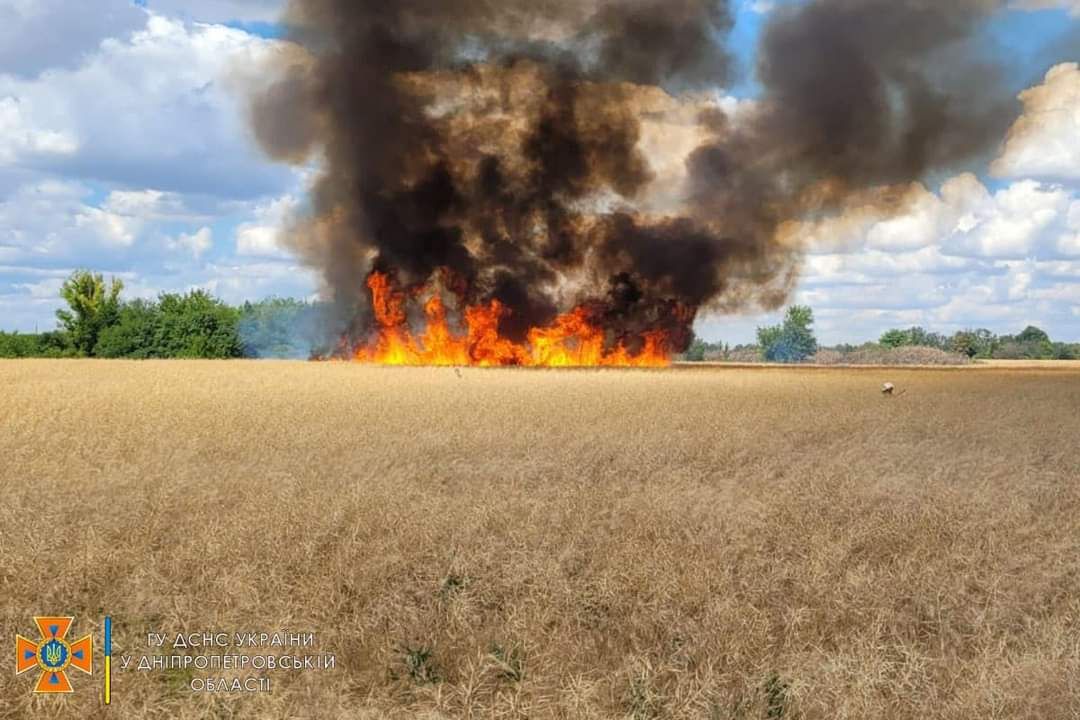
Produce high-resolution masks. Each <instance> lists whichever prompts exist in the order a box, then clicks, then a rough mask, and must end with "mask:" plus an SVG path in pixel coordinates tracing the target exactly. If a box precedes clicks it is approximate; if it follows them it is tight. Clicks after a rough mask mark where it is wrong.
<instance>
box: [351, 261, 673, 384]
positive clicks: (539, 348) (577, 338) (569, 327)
mask: <svg viewBox="0 0 1080 720" xmlns="http://www.w3.org/2000/svg"><path fill="white" fill-rule="evenodd" d="M367 284H368V288H369V289H370V290H371V303H372V308H373V310H374V312H375V322H376V325H377V326H378V331H377V333H376V334H375V336H374V337H373V338H372V339H371V340H370V341H369V342H368V343H366V344H365V345H362V346H360V347H359V348H357V349H355V351H354V352H353V358H354V359H355V360H356V361H358V362H364V363H374V364H378V365H443V366H446V365H474V366H479V367H497V366H505V365H520V366H527V367H667V366H668V365H670V364H671V353H670V350H669V349H668V343H667V338H666V336H665V333H664V332H663V331H662V330H654V331H650V332H647V333H645V334H644V336H643V340H644V344H643V346H642V348H641V350H640V351H639V352H637V353H631V352H630V351H629V350H628V349H627V347H626V346H625V344H623V343H622V342H620V343H618V344H617V345H615V347H613V348H608V347H606V346H605V345H606V343H605V334H604V331H603V330H602V329H601V328H599V327H596V326H595V325H594V324H592V323H591V322H590V321H589V317H588V312H587V311H586V309H585V308H583V307H579V308H576V309H574V310H572V311H570V312H568V313H565V314H563V315H560V316H559V317H557V318H555V320H554V322H552V323H551V325H549V326H547V327H535V328H532V329H531V330H529V332H528V335H527V337H528V342H527V343H525V344H519V343H515V342H513V341H512V340H509V339H508V338H505V337H503V336H502V335H500V334H499V321H500V320H501V319H502V318H503V317H505V316H506V315H507V314H508V313H509V310H508V309H507V308H505V307H504V306H503V305H502V304H501V303H500V302H499V301H498V300H492V301H491V302H490V303H488V304H486V305H473V306H469V307H466V308H465V309H464V312H463V313H462V315H463V320H464V325H465V330H466V331H465V332H464V334H455V333H454V331H453V330H452V329H451V327H450V322H449V320H448V319H447V313H446V306H445V305H444V304H443V301H442V298H441V297H440V296H439V295H438V293H436V294H435V295H433V296H432V297H431V299H430V300H428V301H427V302H426V303H424V316H425V319H426V324H425V329H424V332H423V333H422V334H421V335H420V336H419V337H417V336H416V335H414V334H413V332H412V331H411V330H410V328H409V325H408V319H407V313H406V312H405V300H406V298H405V295H404V294H403V293H400V292H396V291H395V290H394V289H393V288H392V287H391V283H390V279H389V277H388V276H387V275H386V274H385V273H380V272H373V273H372V274H371V275H370V276H369V277H368V282H367Z"/></svg>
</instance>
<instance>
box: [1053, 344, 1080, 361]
mask: <svg viewBox="0 0 1080 720" xmlns="http://www.w3.org/2000/svg"><path fill="white" fill-rule="evenodd" d="M1077 350H1078V346H1076V345H1070V344H1068V343H1063V342H1056V343H1053V344H1052V345H1051V348H1050V357H1051V358H1052V359H1054V360H1080V352H1077Z"/></svg>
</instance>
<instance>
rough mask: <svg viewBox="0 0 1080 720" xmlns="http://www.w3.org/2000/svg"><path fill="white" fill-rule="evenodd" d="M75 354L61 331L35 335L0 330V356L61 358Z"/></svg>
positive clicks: (69, 341) (74, 355)
mask: <svg viewBox="0 0 1080 720" xmlns="http://www.w3.org/2000/svg"><path fill="white" fill-rule="evenodd" d="M77 355H78V352H77V351H76V350H75V348H74V347H73V346H72V344H71V340H70V339H69V338H68V336H67V334H65V333H63V332H59V331H54V332H46V333H40V334H36V335H35V334H23V333H17V332H14V333H5V332H0V358H63V357H76V356H77Z"/></svg>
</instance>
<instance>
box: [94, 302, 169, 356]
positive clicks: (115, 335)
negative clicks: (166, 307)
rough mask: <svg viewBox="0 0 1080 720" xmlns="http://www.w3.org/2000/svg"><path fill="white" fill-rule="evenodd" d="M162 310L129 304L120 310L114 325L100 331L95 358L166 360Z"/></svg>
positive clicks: (149, 303) (153, 303)
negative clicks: (164, 358)
mask: <svg viewBox="0 0 1080 720" xmlns="http://www.w3.org/2000/svg"><path fill="white" fill-rule="evenodd" d="M164 339H165V338H164V323H163V322H162V315H161V309H160V308H159V307H158V304H157V303H155V302H149V301H146V300H141V299H137V300H132V301H131V302H127V303H124V304H123V306H122V307H121V308H120V313H119V315H118V317H117V321H116V322H115V323H114V324H112V325H110V326H109V327H107V328H105V329H104V330H102V331H101V335H100V336H99V337H98V342H97V345H96V346H95V348H94V354H95V355H97V356H98V357H104V358H132V359H138V360H143V359H146V358H163V357H168V356H169V355H168V349H167V348H166V347H165V342H164Z"/></svg>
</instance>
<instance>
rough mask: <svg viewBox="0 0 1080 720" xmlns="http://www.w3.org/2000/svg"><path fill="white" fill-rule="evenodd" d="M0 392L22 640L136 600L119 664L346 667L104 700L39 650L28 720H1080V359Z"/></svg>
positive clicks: (79, 372)
mask: <svg viewBox="0 0 1080 720" xmlns="http://www.w3.org/2000/svg"><path fill="white" fill-rule="evenodd" d="M884 380H891V381H893V382H895V383H896V384H897V386H898V387H900V388H906V389H907V393H906V394H905V395H904V396H903V397H900V398H896V399H893V400H887V399H884V398H882V397H881V396H880V394H879V393H878V388H879V386H880V384H881V382H882V381H884ZM0 397H2V398H3V403H2V404H0V418H2V421H3V428H4V431H3V433H2V434H0V457H2V458H3V462H2V464H0V487H2V490H3V503H2V504H0V598H2V600H3V602H2V603H0V613H2V614H0V636H3V637H4V638H8V640H5V641H4V642H11V641H12V640H13V636H14V634H15V633H16V632H21V633H24V634H29V631H30V629H31V626H30V616H31V615H34V614H42V613H70V614H74V615H77V616H78V619H77V621H76V622H77V623H78V625H77V628H76V629H77V631H80V632H85V631H87V630H96V631H97V630H100V622H101V617H102V615H103V614H105V613H106V612H109V613H111V614H112V615H113V616H114V618H116V623H117V628H116V631H115V633H116V643H117V645H118V649H117V653H118V654H119V653H120V652H121V650H127V651H129V652H130V651H133V650H138V648H139V646H140V644H141V643H142V642H143V637H144V633H145V632H146V631H148V630H153V629H163V630H173V631H178V630H188V631H201V630H205V629H222V630H229V631H231V630H241V629H245V630H246V629H254V630H260V629H266V630H271V631H272V630H276V629H279V628H290V629H294V630H313V631H316V632H318V633H319V638H320V645H321V649H322V650H326V651H330V652H334V653H336V654H337V657H338V662H339V668H338V669H337V670H335V671H331V672H327V673H323V674H302V675H298V676H289V675H282V674H278V675H275V676H274V683H275V685H274V692H273V693H272V694H270V695H253V696H233V697H220V696H218V697H207V696H205V695H194V694H192V693H190V691H189V690H187V689H186V686H185V684H184V683H185V680H186V678H184V677H183V676H180V677H177V675H176V674H175V673H173V674H167V673H166V674H163V673H134V672H128V673H124V674H120V675H119V676H118V677H117V678H116V680H115V682H114V692H115V702H114V704H113V706H112V707H111V708H109V709H108V710H107V711H106V710H105V709H104V708H102V707H101V706H100V700H99V699H98V693H99V691H100V676H97V677H95V678H94V679H93V680H92V681H91V680H90V679H89V678H87V677H85V676H81V675H79V674H77V673H76V674H73V682H74V683H75V685H76V688H77V691H76V693H75V694H74V695H72V696H70V697H68V698H62V699H56V698H38V699H34V698H32V697H31V694H30V692H29V691H30V683H31V680H30V679H29V678H27V677H24V676H23V677H15V676H14V675H13V673H12V672H11V664H10V662H11V661H10V657H9V658H8V660H6V661H5V663H4V667H5V668H6V670H5V671H4V672H2V673H0V717H4V718H13V717H43V716H47V715H51V714H57V715H60V716H65V715H67V716H71V717H100V718H105V717H109V718H174V717H176V718H192V717H202V716H213V717H275V718H276V717H305V718H384V717H386V718H443V717H454V718H457V717H475V718H568V719H570V718H574V719H576V718H668V717H672V718H710V719H719V718H723V719H725V720H727V719H728V718H733V719H734V718H745V719H747V720H749V719H755V720H756V719H758V718H761V719H764V720H769V719H770V718H875V719H878V720H880V719H886V718H955V719H956V720H971V719H972V718H1032V719H1035V718H1039V719H1052V718H1076V717H1078V716H1080V633H1078V630H1080V574H1078V568H1080V553H1078V550H1080V547H1078V545H1080V482H1078V480H1080V455H1078V453H1077V439H1078V438H1080V372H1065V371H1056V372H1040V371H1038V370H997V369H981V370H979V371H964V370H941V371H933V370H903V369H890V370H880V369H878V370H851V369H844V370H822V369H812V370H804V369H790V370H787V369H785V370H779V369H762V370H746V369H718V368H702V369H696V370H685V371H684V370H673V371H666V372H665V371H658V372H650V371H636V372H620V371H597V372H544V371H479V370H463V371H461V376H460V377H459V376H458V375H457V374H456V373H455V372H454V371H453V370H435V369H431V370H426V369H419V370H395V369H379V368H366V367H359V366H351V365H345V364H314V363H312V364H308V363H271V362H266V363H245V362H230V363H197V362H192V363H186V362H166V363H151V362H147V363H141V364H138V363H121V362H116V363H111V362H104V361H100V362H95V361H89V362H80V361H72V362H63V361H54V362H29V361H14V362H5V363H0ZM410 648H411V649H412V650H414V651H419V650H421V649H426V650H428V651H429V652H430V655H429V656H424V655H423V654H422V653H421V652H414V653H413V654H412V656H411V661H410V657H409V654H408V652H407V650H408V649H410ZM425 658H426V659H425ZM99 660H100V658H99ZM410 671H411V672H410Z"/></svg>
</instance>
